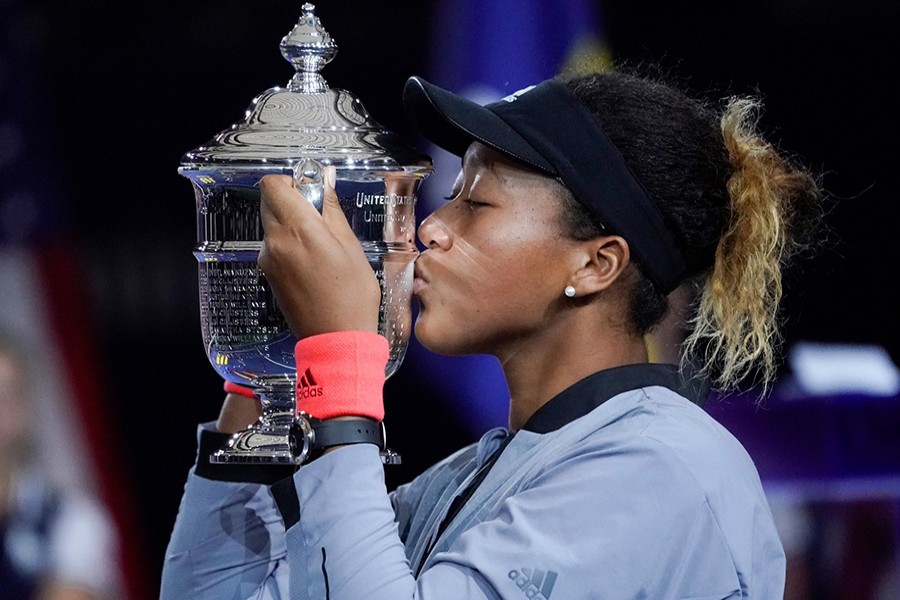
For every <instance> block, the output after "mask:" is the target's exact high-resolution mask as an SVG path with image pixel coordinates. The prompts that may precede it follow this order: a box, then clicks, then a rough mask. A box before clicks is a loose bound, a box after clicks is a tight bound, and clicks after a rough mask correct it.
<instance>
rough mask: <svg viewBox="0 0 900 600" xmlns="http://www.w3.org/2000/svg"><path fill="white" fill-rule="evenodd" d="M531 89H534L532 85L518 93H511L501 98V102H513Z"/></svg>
mask: <svg viewBox="0 0 900 600" xmlns="http://www.w3.org/2000/svg"><path fill="white" fill-rule="evenodd" d="M531 89H534V86H533V85H529V86H528V87H527V88H523V89H521V90H519V91H518V92H513V93H512V94H510V95H509V96H507V97H506V98H503V102H515V101H516V100H518V99H519V96H521V95H522V94H524V93H525V92H527V91H529V90H531Z"/></svg>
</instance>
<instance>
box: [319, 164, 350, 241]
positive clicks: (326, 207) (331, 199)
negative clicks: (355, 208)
mask: <svg viewBox="0 0 900 600" xmlns="http://www.w3.org/2000/svg"><path fill="white" fill-rule="evenodd" d="M324 176H325V177H324V184H325V193H324V199H323V201H322V219H323V220H324V221H325V223H326V225H328V229H329V230H330V231H331V233H332V235H334V237H335V238H337V240H338V241H339V242H340V243H341V245H342V246H345V247H346V246H347V244H351V245H359V241H358V240H357V238H356V234H355V233H353V229H352V228H351V227H350V223H348V222H347V216H346V215H345V214H344V210H343V209H342V208H341V202H340V200H339V199H338V196H337V192H336V191H335V189H334V188H335V184H336V180H337V174H336V172H335V168H334V166H333V165H328V166H327V167H325V170H324Z"/></svg>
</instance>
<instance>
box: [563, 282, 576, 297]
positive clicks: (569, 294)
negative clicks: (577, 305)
mask: <svg viewBox="0 0 900 600" xmlns="http://www.w3.org/2000/svg"><path fill="white" fill-rule="evenodd" d="M565 294H566V296H567V297H568V298H574V297H575V287H574V286H571V285H567V286H566V290H565Z"/></svg>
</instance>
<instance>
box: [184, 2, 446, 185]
mask: <svg viewBox="0 0 900 600" xmlns="http://www.w3.org/2000/svg"><path fill="white" fill-rule="evenodd" d="M302 11H303V12H302V14H301V16H300V20H299V22H298V23H297V25H296V26H294V28H293V29H292V30H291V31H290V32H289V33H288V34H287V35H286V36H284V38H282V40H281V44H280V47H281V54H282V55H283V56H284V57H285V59H287V60H288V61H289V62H291V64H293V66H294V68H295V69H296V71H297V72H296V73H295V74H294V76H293V78H292V79H291V80H290V81H289V82H288V84H287V86H286V87H285V88H282V87H273V88H270V89H268V90H266V91H264V92H262V93H261V94H259V95H258V96H256V98H254V99H253V101H252V102H251V104H250V106H249V108H248V109H247V112H246V114H245V116H244V119H243V120H242V121H240V122H238V123H235V124H234V125H232V126H231V127H230V128H229V129H226V130H224V131H221V132H219V133H218V134H216V135H215V137H213V138H212V139H211V140H210V141H209V142H207V143H206V144H204V145H202V146H200V147H198V148H195V149H194V150H191V151H189V152H187V153H185V154H184V156H183V157H182V160H181V166H180V167H179V169H178V171H179V173H181V174H182V175H186V176H194V175H201V174H204V173H212V172H222V171H228V172H249V171H257V170H264V171H273V170H278V169H281V168H291V167H292V166H293V165H294V164H296V163H298V162H300V161H303V160H306V159H310V158H312V159H315V160H317V161H318V162H320V163H322V164H327V165H334V166H335V167H336V168H337V169H338V170H339V172H340V171H364V172H372V171H375V172H378V171H405V172H408V173H410V174H412V173H418V172H421V173H422V174H423V175H424V174H427V173H428V172H430V171H431V159H430V158H429V157H428V156H426V155H424V154H422V153H421V152H419V151H418V150H416V149H415V148H413V147H412V146H410V145H408V144H407V143H406V142H404V141H403V140H401V139H400V138H399V136H397V135H396V134H394V133H392V132H390V131H387V130H385V129H384V128H383V127H382V126H381V125H379V124H378V123H377V122H376V121H375V120H374V119H373V118H372V117H371V116H370V115H369V113H368V112H367V111H366V109H365V108H364V107H363V105H362V102H361V101H360V100H359V98H357V97H356V96H354V95H353V94H352V93H350V92H348V91H346V90H343V89H337V88H329V87H328V85H327V84H326V82H325V80H324V79H323V78H322V75H320V74H319V71H320V70H321V69H322V67H324V66H325V65H326V64H327V63H328V62H330V61H331V60H332V59H333V58H334V56H335V54H337V45H336V44H335V43H334V40H332V38H331V36H330V35H329V34H328V32H327V31H325V29H324V27H323V26H322V23H321V20H320V19H319V18H318V17H317V16H316V15H315V6H313V5H312V4H310V3H308V2H307V3H306V4H304V5H303V8H302Z"/></svg>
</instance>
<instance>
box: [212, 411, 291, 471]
mask: <svg viewBox="0 0 900 600" xmlns="http://www.w3.org/2000/svg"><path fill="white" fill-rule="evenodd" d="M288 432H289V428H288V427H277V428H272V427H271V424H270V426H269V427H263V426H261V425H260V422H256V423H254V424H253V425H251V426H250V427H249V428H247V429H245V430H243V431H239V432H237V433H235V434H234V435H233V436H231V439H230V440H228V442H227V443H226V444H225V446H223V447H222V448H221V449H220V450H217V451H215V452H213V453H212V454H211V455H210V457H209V462H211V463H215V464H257V465H295V464H297V459H296V457H295V456H294V454H293V452H291V445H290V440H289V438H288Z"/></svg>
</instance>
